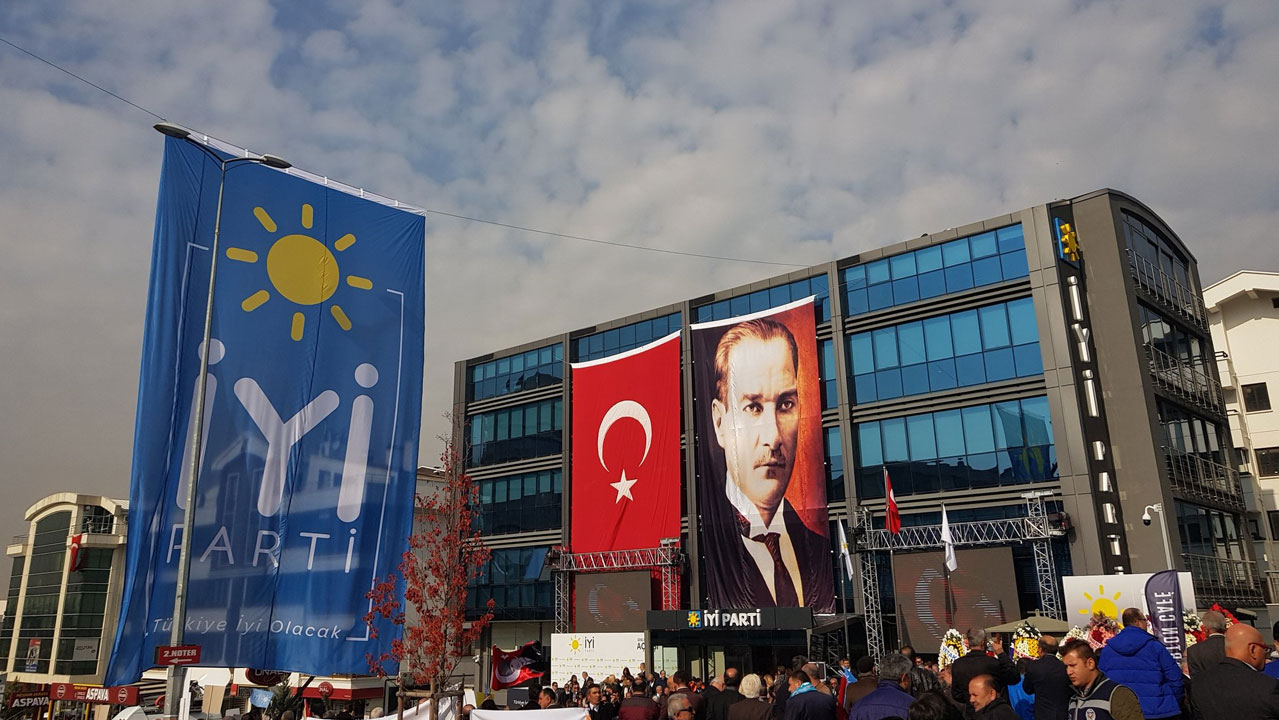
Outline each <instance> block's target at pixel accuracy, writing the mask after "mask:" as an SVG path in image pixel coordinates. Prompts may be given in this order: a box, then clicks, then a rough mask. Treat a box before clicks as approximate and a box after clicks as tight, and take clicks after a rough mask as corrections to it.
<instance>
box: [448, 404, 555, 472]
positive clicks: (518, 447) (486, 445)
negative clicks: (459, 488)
mask: <svg viewBox="0 0 1279 720" xmlns="http://www.w3.org/2000/svg"><path fill="white" fill-rule="evenodd" d="M563 405H564V403H563V401H562V400H560V399H558V398H557V399H554V400H543V401H542V402H538V403H531V404H529V405H522V406H516V407H513V408H503V409H501V410H494V411H492V412H486V413H479V414H476V415H473V416H472V417H471V418H470V419H469V420H468V423H469V425H470V426H471V448H470V455H471V462H470V467H477V466H480V465H492V464H494V463H502V462H509V461H511V460H520V459H523V458H534V457H544V456H546V455H554V454H556V453H558V452H560V449H561V445H562V440H563V438H562V437H561V435H562V432H561V428H562V427H563V425H562V419H561V418H562V415H563Z"/></svg>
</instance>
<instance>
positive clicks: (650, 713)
mask: <svg viewBox="0 0 1279 720" xmlns="http://www.w3.org/2000/svg"><path fill="white" fill-rule="evenodd" d="M661 717H662V709H661V708H660V707H658V706H657V703H655V702H653V699H652V698H651V697H649V695H648V683H647V682H645V681H643V680H635V681H634V682H632V683H631V694H630V696H629V697H627V698H626V699H625V700H623V701H622V704H621V705H618V706H617V720H660V718H661Z"/></svg>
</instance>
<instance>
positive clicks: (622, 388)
mask: <svg viewBox="0 0 1279 720" xmlns="http://www.w3.org/2000/svg"><path fill="white" fill-rule="evenodd" d="M571 378H572V382H573V415H572V418H573V472H572V481H571V483H570V485H569V487H570V489H571V492H572V498H573V507H572V525H571V529H572V535H571V537H570V541H571V542H570V546H571V548H572V550H573V552H575V553H580V552H600V551H607V550H635V549H639V548H655V547H658V545H659V544H660V542H661V540H662V539H663V538H679V519H680V518H679V512H680V447H679V439H680V342H679V333H678V332H674V333H671V334H670V335H668V336H666V337H664V338H662V339H661V340H657V341H655V342H653V343H650V344H648V345H645V346H644V347H641V348H637V349H635V350H631V351H629V352H625V353H621V354H620V355H614V356H612V357H608V358H604V359H601V360H593V361H590V362H583V363H573V365H572V376H571Z"/></svg>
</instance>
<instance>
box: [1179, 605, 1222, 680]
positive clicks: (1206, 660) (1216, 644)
mask: <svg viewBox="0 0 1279 720" xmlns="http://www.w3.org/2000/svg"><path fill="white" fill-rule="evenodd" d="M1200 622H1201V623H1202V624H1203V628H1204V632H1206V633H1208V637H1206V638H1204V640H1203V642H1197V643H1195V644H1194V645H1191V646H1190V648H1189V649H1188V650H1186V664H1187V665H1189V666H1190V677H1194V676H1196V675H1198V674H1199V673H1201V672H1203V671H1204V670H1207V669H1209V668H1215V667H1217V664H1218V663H1220V662H1221V661H1222V660H1225V659H1226V616H1225V615H1222V614H1221V613H1219V612H1217V611H1216V610H1209V611H1208V612H1206V613H1204V616H1203V617H1202V618H1200Z"/></svg>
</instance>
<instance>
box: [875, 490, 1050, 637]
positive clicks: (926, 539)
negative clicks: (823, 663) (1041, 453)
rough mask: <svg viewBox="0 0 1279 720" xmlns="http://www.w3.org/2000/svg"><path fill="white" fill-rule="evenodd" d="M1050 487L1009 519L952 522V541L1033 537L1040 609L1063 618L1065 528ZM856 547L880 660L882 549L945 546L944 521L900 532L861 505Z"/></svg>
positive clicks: (1004, 542)
mask: <svg viewBox="0 0 1279 720" xmlns="http://www.w3.org/2000/svg"><path fill="white" fill-rule="evenodd" d="M1051 494H1052V493H1049V492H1029V493H1025V494H1024V495H1022V497H1023V498H1025V500H1026V516H1025V517H1019V518H1011V519H1006V520H983V521H979V522H967V523H951V525H950V537H951V541H952V542H953V543H954V544H955V545H956V546H957V547H958V546H969V547H973V546H982V545H1009V544H1013V543H1019V542H1029V543H1030V544H1031V547H1032V548H1033V551H1034V558H1035V577H1036V579H1037V580H1038V582H1039V604H1040V612H1041V613H1042V614H1044V615H1046V616H1049V617H1053V618H1057V619H1058V620H1061V619H1063V618H1062V602H1061V595H1060V593H1058V591H1057V572H1056V570H1055V568H1054V567H1053V555H1052V544H1051V542H1050V541H1051V539H1052V538H1053V536H1055V535H1060V534H1062V531H1059V530H1054V529H1053V528H1052V527H1051V525H1050V523H1049V520H1048V513H1047V512H1046V510H1045V508H1044V496H1046V495H1051ZM855 520H856V529H855V530H854V531H853V536H854V538H855V539H856V540H855V542H856V552H857V553H858V556H859V558H860V560H861V582H862V600H863V601H864V603H865V617H866V644H867V650H868V654H869V655H870V656H871V657H873V658H875V659H876V660H878V659H879V658H880V657H881V656H883V654H884V652H885V647H884V614H883V608H882V607H881V605H880V593H879V572H878V555H879V553H880V552H885V551H886V552H890V553H891V552H893V551H897V550H934V549H937V548H940V547H942V540H941V525H917V526H914V527H903V528H902V529H901V532H900V533H898V534H896V535H894V534H893V533H890V532H889V531H887V530H877V529H874V528H872V527H871V512H870V509H869V508H865V507H863V508H860V509H859V510H858V511H857V513H856V516H855Z"/></svg>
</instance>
